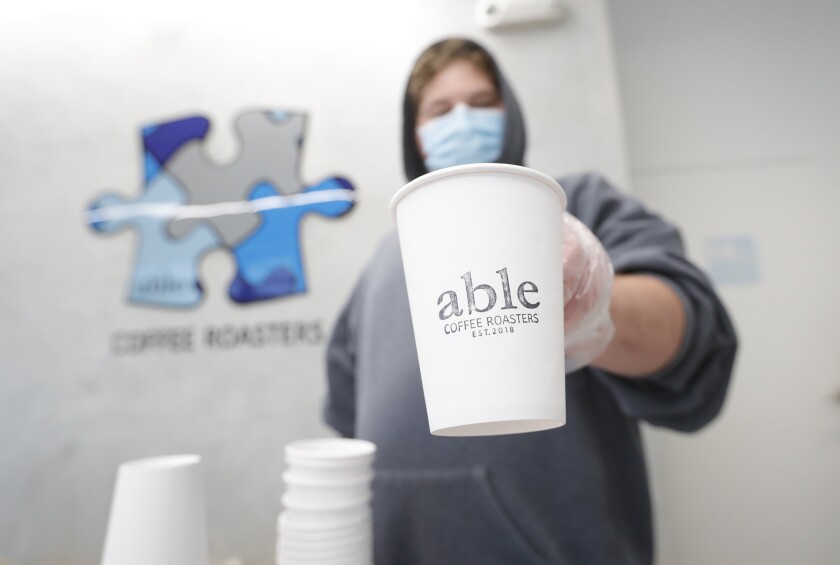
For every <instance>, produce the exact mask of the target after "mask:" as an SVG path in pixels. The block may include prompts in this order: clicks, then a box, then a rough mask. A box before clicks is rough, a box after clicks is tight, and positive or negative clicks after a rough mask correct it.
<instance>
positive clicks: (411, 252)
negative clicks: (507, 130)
mask: <svg viewBox="0 0 840 565" xmlns="http://www.w3.org/2000/svg"><path fill="white" fill-rule="evenodd" d="M565 207H566V195H565V193H564V192H563V189H562V188H561V187H560V185H559V184H558V183H557V182H556V181H555V180H554V179H552V178H551V177H549V176H548V175H545V174H543V173H540V172H537V171H534V170H532V169H528V168H525V167H519V166H515V165H504V164H475V165H461V166H457V167H450V168H446V169H441V170H439V171H435V172H432V173H429V174H427V175H424V176H422V177H419V178H417V179H415V180H413V181H411V182H410V183H408V184H407V185H405V186H404V187H403V188H402V189H400V190H399V191H398V192H397V194H395V195H394V198H393V199H392V200H391V211H392V213H393V214H394V217H395V219H396V223H397V231H398V233H399V238H400V249H401V251H402V258H403V266H404V269H405V276H406V287H407V290H408V298H409V305H410V308H411V320H412V324H413V326H414V335H415V340H416V343H417V355H418V359H419V361H420V373H421V376H422V380H423V393H424V396H425V399H426V410H427V413H428V417H429V427H430V430H431V432H432V433H433V434H435V435H442V436H478V435H494V434H510V433H522V432H531V431H539V430H546V429H550V428H556V427H558V426H562V425H563V424H564V423H565V421H566V403H565V370H564V353H563V350H564V348H563V212H564V210H565Z"/></svg>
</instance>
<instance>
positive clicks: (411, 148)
mask: <svg viewBox="0 0 840 565" xmlns="http://www.w3.org/2000/svg"><path fill="white" fill-rule="evenodd" d="M467 42H468V43H470V44H472V46H474V47H476V48H478V49H480V50H482V51H484V52H485V53H486V54H487V56H488V57H489V58H490V59H492V60H493V61H494V62H495V58H493V56H492V55H491V54H490V52H489V51H487V49H485V48H484V47H482V46H481V45H479V44H478V43H476V42H474V41H472V40H467ZM438 43H439V42H438ZM435 45H437V43H435ZM495 66H496V73H497V76H496V80H497V83H498V85H499V89H500V91H501V92H500V94H501V97H502V103H503V104H504V106H505V133H504V144H503V147H502V154H501V155H500V156H499V158H498V159H497V160H496V162H497V163H507V164H509V165H523V164H524V158H525V121H524V119H523V117H522V111H521V109H520V108H519V103H518V102H517V101H516V96H515V95H514V93H513V90H512V89H511V87H510V85H509V84H508V82H507V80H505V77H504V75H503V74H502V71H501V69H499V65H498V63H496V65H495ZM409 79H410V77H409ZM416 117H417V108H416V107H415V106H414V104H413V103H412V101H411V97H410V96H409V93H408V81H406V89H405V95H404V97H403V131H402V134H403V139H402V141H403V168H404V169H405V176H406V178H407V179H408V180H409V181H411V180H414V179H416V178H417V177H419V176H422V175H425V174H426V173H428V172H429V171H428V169H426V165H425V163H424V162H423V157H422V155H421V154H420V150H419V148H418V147H417V141H416V136H415V129H416V121H415V119H416Z"/></svg>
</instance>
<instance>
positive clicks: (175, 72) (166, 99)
mask: <svg viewBox="0 0 840 565" xmlns="http://www.w3.org/2000/svg"><path fill="white" fill-rule="evenodd" d="M570 5H571V7H572V17H571V19H570V20H569V21H567V22H566V23H565V24H563V25H562V26H556V27H538V28H527V29H522V30H518V31H517V30H513V31H509V32H505V33H487V32H483V31H481V30H478V29H477V28H476V27H475V25H474V24H473V14H472V10H473V2H472V1H471V0H434V1H432V0H414V1H403V2H389V1H386V0H362V1H358V2H346V1H342V0H335V1H324V0H321V1H315V0H308V1H306V2H302V1H300V2H290V1H279V2H272V3H264V2H256V1H252V0H243V1H240V2H236V3H233V4H226V8H225V9H219V8H213V7H211V6H212V4H211V3H207V2H164V1H162V0H158V1H151V2H149V1H147V2H143V3H136V4H131V5H128V4H126V3H121V5H120V6H119V7H115V5H114V4H113V3H106V2H94V1H93V0H82V1H78V2H73V3H69V4H68V3H66V2H59V1H57V0H56V1H52V2H48V1H45V0H41V1H33V2H27V3H25V4H24V5H22V7H16V8H7V9H6V10H5V11H4V14H3V17H2V18H0V76H2V84H0V108H2V109H3V111H2V112H0V240H2V242H3V244H2V245H3V251H2V261H0V280H2V281H3V292H2V293H0V331H2V335H1V336H0V374H1V376H0V445H2V446H3V449H2V450H0V561H3V560H4V559H5V560H6V561H11V562H12V563H25V564H26V565H43V564H49V565H70V564H82V563H94V562H97V561H98V559H99V555H100V551H101V548H102V542H103V538H104V533H105V526H106V521H107V513H108V506H109V501H110V497H111V489H112V487H113V481H114V476H115V470H116V466H117V465H118V464H119V463H120V462H122V461H125V460H129V459H134V458H137V457H143V456H149V455H158V454H166V453H178V452H195V453H199V454H201V455H202V456H203V457H204V462H205V475H206V480H207V492H208V514H209V520H210V541H211V553H212V555H213V559H214V562H215V563H218V562H221V561H222V560H223V559H225V558H229V557H232V556H238V557H241V558H242V559H243V560H244V562H245V563H268V562H271V560H272V559H273V556H272V553H273V544H274V520H275V517H276V514H277V511H278V510H279V500H278V498H279V495H280V491H281V481H280V474H281V471H282V468H283V463H282V454H281V451H282V446H283V445H284V444H285V443H286V442H288V441H290V440H292V439H296V438H300V437H306V436H312V435H321V434H326V433H328V430H326V429H325V428H324V427H323V426H322V425H321V424H320V421H319V402H320V398H321V395H322V393H323V367H322V355H323V343H319V344H315V345H298V346H295V347H284V346H266V347H258V348H252V347H248V346H243V347H238V348H234V349H231V350H226V351H220V350H208V349H206V348H203V347H196V350H195V351H193V352H190V353H177V354H176V353H170V352H167V351H151V352H147V353H144V354H142V355H130V356H115V355H113V354H112V352H111V351H110V349H109V339H110V338H111V336H112V335H113V334H114V332H116V331H120V330H149V329H154V328H166V327H188V328H192V329H193V330H195V331H196V332H201V331H202V329H204V328H206V327H207V326H209V325H220V324H235V325H248V324H255V323H260V322H288V321H300V320H303V321H311V322H318V323H321V324H322V327H323V328H324V329H325V330H326V329H328V328H329V326H331V324H332V323H333V320H334V318H335V315H336V313H337V310H338V308H339V307H340V305H341V303H342V302H343V301H344V299H345V297H346V295H347V294H348V292H349V290H350V287H351V285H352V283H353V280H354V279H355V277H356V275H357V274H358V272H359V271H360V270H361V268H362V266H363V265H364V263H365V261H366V259H367V258H368V257H369V256H370V254H371V253H372V250H373V248H374V246H375V244H376V241H377V240H378V239H379V238H380V236H381V235H382V234H383V233H385V232H386V231H388V230H390V229H391V224H390V219H389V218H388V214H387V202H388V200H389V198H390V195H391V194H392V193H393V192H394V191H395V190H396V189H397V188H399V187H400V186H401V185H402V184H403V181H404V179H403V177H402V168H401V162H400V142H399V129H400V122H399V111H400V100H401V94H402V89H403V85H404V80H405V78H406V75H407V73H408V70H409V67H410V65H411V63H412V62H413V59H414V57H415V56H416V55H417V53H418V52H419V50H420V49H421V48H422V47H424V46H425V45H427V44H428V43H430V42H431V41H432V40H434V39H437V38H439V37H441V36H443V35H448V34H452V33H462V34H467V35H470V36H473V37H476V38H478V39H480V40H483V41H484V42H486V43H487V45H488V46H489V47H491V49H493V50H494V51H495V52H496V53H497V54H498V56H499V59H500V61H501V64H502V67H503V68H504V69H505V70H506V71H507V74H508V75H509V76H510V79H511V81H512V83H513V84H514V85H515V87H516V90H517V92H518V94H519V96H520V98H521V101H522V103H523V105H524V108H525V111H526V117H527V118H528V119H529V123H530V145H531V147H532V149H531V151H530V154H529V155H530V159H529V164H530V165H531V166H533V167H534V168H537V169H540V170H543V171H545V172H547V173H550V174H554V175H559V174H562V173H566V172H572V171H576V170H580V169H595V170H599V171H601V172H604V173H606V174H607V175H608V176H609V177H611V178H613V179H614V180H616V181H617V182H618V183H620V184H623V183H624V182H625V181H626V174H625V164H624V155H623V150H622V132H621V125H620V120H619V104H618V97H617V90H616V85H615V77H614V72H613V67H612V61H611V56H612V55H611V54H612V51H611V48H610V38H609V33H608V26H607V19H606V14H605V12H604V7H603V3H602V2H598V1H584V0H575V1H573V2H570ZM263 107H272V108H291V109H301V110H305V111H307V112H309V115H310V122H309V127H308V141H307V143H306V146H305V150H304V160H303V171H302V177H303V180H304V181H308V182H314V181H316V180H318V179H321V178H323V177H325V176H328V175H331V174H344V175H346V176H348V177H350V178H351V179H352V180H353V182H354V183H355V184H356V187H357V189H358V193H359V197H360V202H359V204H358V205H357V207H356V209H355V210H354V211H353V212H352V213H351V215H350V216H348V217H347V218H343V219H339V220H329V219H323V218H319V217H309V218H307V219H306V220H305V221H304V223H303V226H302V238H301V239H302V242H303V251H304V258H305V261H306V271H307V275H308V280H309V286H310V290H309V292H308V293H307V294H306V295H300V296H293V297H287V298H284V299H279V300H275V301H271V302H267V303H260V304H256V305H250V306H235V305H234V304H233V303H231V302H230V301H229V300H228V299H227V297H226V296H225V291H226V288H227V284H228V281H229V279H230V277H231V276H232V274H233V271H234V268H235V267H234V261H233V259H232V258H231V256H230V254H229V253H227V252H225V251H221V250H218V251H214V252H212V253H211V254H210V255H209V256H207V257H206V258H205V259H204V260H203V262H202V264H201V278H202V280H203V283H204V286H205V289H206V296H205V301H204V303H203V304H202V305H201V306H200V307H198V308H195V309H190V310H183V311H164V310H160V309H154V308H139V307H136V306H130V305H128V304H126V302H125V292H126V285H127V284H128V281H129V277H130V272H131V268H132V262H133V253H134V246H135V244H136V242H137V236H136V234H135V233H134V231H133V230H127V231H126V232H124V233H121V234H118V235H114V236H113V237H100V236H97V235H95V234H94V233H93V232H91V230H89V229H88V228H87V227H86V226H85V225H84V222H83V212H84V210H85V208H86V207H87V205H88V204H89V203H90V202H91V201H92V199H94V198H95V197H97V196H99V195H101V194H102V193H103V192H105V191H106V190H108V189H110V190H114V191H116V192H118V193H119V194H122V195H123V196H125V197H126V198H132V197H134V196H137V195H138V194H139V193H140V191H141V189H142V182H141V173H142V168H141V160H140V145H139V143H138V142H139V129H138V128H139V127H140V126H141V125H144V124H148V123H153V122H157V121H161V120H165V119H170V118H177V117H181V116H184V115H189V114H203V115H206V116H207V117H208V118H209V119H211V121H212V123H213V129H212V130H211V133H210V138H209V140H208V143H207V150H208V153H209V155H210V158H211V159H212V160H214V161H216V162H218V163H219V164H220V165H221V166H224V165H225V164H228V163H230V162H232V161H233V160H235V158H236V153H237V150H238V141H237V139H236V137H235V136H234V135H233V132H232V123H233V119H234V118H235V116H236V115H237V114H239V113H240V112H242V111H244V110H247V109H253V108H263ZM198 335H200V334H198Z"/></svg>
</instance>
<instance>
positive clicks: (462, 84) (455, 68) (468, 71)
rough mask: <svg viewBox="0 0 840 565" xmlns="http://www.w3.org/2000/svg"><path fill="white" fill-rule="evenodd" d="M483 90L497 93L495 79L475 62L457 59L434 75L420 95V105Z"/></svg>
mask: <svg viewBox="0 0 840 565" xmlns="http://www.w3.org/2000/svg"><path fill="white" fill-rule="evenodd" d="M481 91H489V92H492V93H495V92H496V86H495V85H494V84H493V79H492V78H491V77H490V76H489V75H488V74H487V73H486V72H484V71H483V70H482V69H480V68H479V67H477V66H476V65H475V63H472V62H471V61H467V60H465V59H456V60H455V61H452V62H451V63H449V64H448V65H446V66H445V67H443V68H442V69H441V70H440V71H438V73H437V74H436V75H435V76H434V77H432V79H431V80H430V81H429V83H428V84H427V85H426V88H425V89H423V93H422V95H421V96H420V106H423V105H426V104H430V103H433V102H435V101H437V100H461V99H463V98H468V97H470V96H473V95H474V94H476V93H478V92H481Z"/></svg>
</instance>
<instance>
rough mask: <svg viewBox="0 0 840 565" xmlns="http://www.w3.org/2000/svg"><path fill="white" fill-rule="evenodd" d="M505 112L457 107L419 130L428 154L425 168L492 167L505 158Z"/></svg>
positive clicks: (464, 106) (465, 106)
mask: <svg viewBox="0 0 840 565" xmlns="http://www.w3.org/2000/svg"><path fill="white" fill-rule="evenodd" d="M504 131H505V111H504V110H502V109H500V108H471V107H469V106H467V105H466V104H458V105H457V106H455V107H454V108H453V109H452V110H450V111H449V112H448V113H446V114H444V115H442V116H439V117H437V118H434V119H432V120H429V121H428V122H426V123H425V124H423V125H422V126H420V127H418V128H417V135H418V136H419V137H420V143H421V144H422V145H423V151H424V152H425V153H426V161H425V163H426V168H427V169H428V170H429V171H436V170H438V169H443V168H444V167H452V166H454V165H467V164H470V163H492V162H494V161H495V160H496V159H498V158H499V156H500V155H501V154H502V145H503V141H504Z"/></svg>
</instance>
